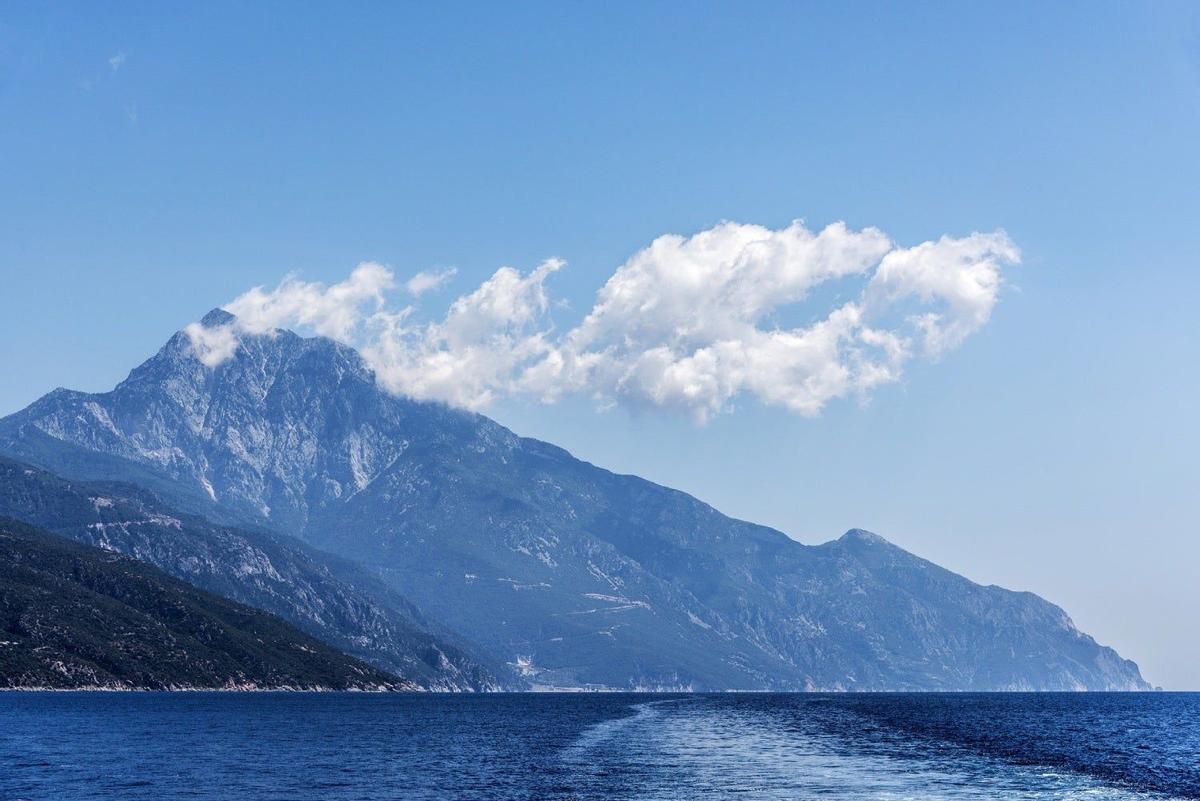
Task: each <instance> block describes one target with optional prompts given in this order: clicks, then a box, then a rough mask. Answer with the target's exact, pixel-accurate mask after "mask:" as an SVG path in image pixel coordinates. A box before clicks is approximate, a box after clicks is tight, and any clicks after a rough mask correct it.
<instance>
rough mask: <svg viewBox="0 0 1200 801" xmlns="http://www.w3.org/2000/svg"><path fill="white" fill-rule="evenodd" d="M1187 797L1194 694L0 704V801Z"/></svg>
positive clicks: (41, 697) (149, 698)
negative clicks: (34, 800)
mask: <svg viewBox="0 0 1200 801" xmlns="http://www.w3.org/2000/svg"><path fill="white" fill-rule="evenodd" d="M177 798H179V799H184V798H186V799H204V800H206V801H207V800H208V799H212V801H231V799H295V800H298V801H310V800H311V801H317V800H319V801H349V799H363V800H364V801H366V800H367V799H370V801H381V800H383V799H439V800H440V799H472V801H487V800H489V799H687V801H702V800H703V799H735V798H736V799H747V800H750V799H832V800H837V799H855V801H861V800H862V799H1012V800H1014V801H1021V800H1022V799H1093V800H1095V801H1102V800H1104V799H1160V798H1161V799H1165V798H1200V694H1180V693H1148V694H1061V695H1060V694H1048V695H1033V694H1029V695H1026V694H979V695H974V694H971V695H941V694H937V695H928V694H922V695H917V694H913V695H909V694H903V695H699V696H688V695H680V696H647V695H610V694H586V695H584V694H581V695H485V696H463V695H386V694H383V695H374V694H294V693H246V694H238V693H175V694H172V693H0V799H4V801H16V800H17V799H55V800H56V801H57V799H122V800H124V799H155V801H164V800H165V799H177Z"/></svg>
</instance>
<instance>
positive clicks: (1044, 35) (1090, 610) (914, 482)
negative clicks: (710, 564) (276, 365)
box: [0, 2, 1200, 688]
mask: <svg viewBox="0 0 1200 801" xmlns="http://www.w3.org/2000/svg"><path fill="white" fill-rule="evenodd" d="M247 6H248V4H228V5H227V4H221V3H207V4H203V5H199V4H198V5H197V6H196V7H195V8H194V9H193V10H191V11H186V10H184V8H183V7H182V4H175V3H169V4H149V3H148V4H144V5H134V4H126V5H114V4H93V3H81V4H77V5H76V4H57V3H52V4H37V5H34V4H25V3H17V2H2V3H0V366H2V368H3V380H2V381H0V414H4V413H9V412H12V411H15V410H17V409H19V408H21V407H22V406H24V405H25V404H27V403H28V402H30V401H32V400H33V399H34V398H36V397H37V396H39V395H41V394H43V393H44V392H46V391H48V390H50V389H52V388H54V387H56V386H60V385H61V386H69V387H74V388H79V389H86V390H103V389H107V388H110V387H111V386H112V385H113V384H115V383H116V382H117V381H118V380H120V379H121V378H122V377H123V376H124V374H125V373H126V372H127V371H128V370H129V369H130V368H131V367H132V366H134V365H135V364H136V363H138V362H139V361H141V360H142V359H144V358H145V357H146V356H148V355H149V354H150V353H152V352H153V351H154V350H155V349H156V348H157V347H158V346H159V344H161V342H162V341H164V340H165V339H166V338H167V337H168V336H169V335H170V334H171V332H173V331H175V330H177V329H178V328H180V327H182V326H183V325H184V324H186V323H188V322H189V321H191V320H194V319H197V318H198V317H199V316H200V315H202V314H203V313H204V312H205V311H207V310H208V309H209V308H211V307H213V306H216V305H219V304H221V303H224V302H226V301H228V300H230V299H231V298H233V297H234V296H236V295H237V294H239V293H240V292H242V291H244V290H245V289H247V288H248V287H250V286H252V285H255V284H267V285H274V284H275V283H276V282H278V281H279V279H280V278H281V277H282V276H283V275H284V274H285V273H288V272H290V271H299V272H300V274H301V275H302V276H303V277H305V278H307V279H311V280H324V281H337V280H340V279H341V278H343V277H344V276H345V275H346V274H347V272H348V271H349V270H350V269H351V268H352V267H353V265H354V264H356V263H357V262H359V261H362V260H365V259H375V260H378V261H381V262H384V263H387V264H389V265H391V266H392V267H393V268H394V269H396V271H397V272H398V273H401V274H405V273H411V272H415V271H417V270H426V269H432V268H439V267H447V266H454V267H456V268H457V269H458V276H457V278H456V279H455V288H456V289H457V290H460V291H466V290H469V289H470V288H471V287H473V286H475V285H477V284H478V283H479V281H481V280H483V279H484V278H486V277H487V276H488V275H490V274H491V273H492V272H493V271H494V270H495V269H496V268H497V267H498V266H500V265H502V264H511V265H513V266H516V267H520V268H522V269H528V268H530V267H532V266H534V265H535V264H537V263H538V262H539V261H541V260H542V259H544V258H546V257H549V256H558V257H562V258H564V259H566V260H568V261H569V263H570V266H569V267H568V268H567V269H565V270H563V271H561V272H560V273H558V274H556V275H555V276H554V277H553V279H552V280H553V288H554V291H555V293H556V294H557V295H558V296H560V297H562V298H565V299H566V300H567V301H569V302H570V304H571V305H570V309H575V310H586V309H587V308H589V306H590V305H591V302H592V298H593V295H594V293H595V292H596V290H597V289H598V288H599V287H600V285H601V284H602V283H603V281H604V280H605V279H606V278H607V277H608V276H609V275H610V274H611V272H612V270H613V269H614V267H615V266H617V265H619V264H621V263H622V262H624V261H625V259H626V258H628V257H629V256H630V254H632V253H633V252H634V251H635V250H637V249H638V248H640V247H642V246H644V245H645V244H647V243H648V242H649V241H650V240H652V239H653V238H654V237H656V236H658V235H659V234H662V233H667V232H677V233H683V234H687V233H692V232H695V231H698V230H701V229H704V228H707V227H709V226H711V225H713V224H714V223H716V222H718V221H720V220H722V219H732V220H738V221H741V222H747V223H759V224H763V225H769V226H772V227H778V226H781V225H785V224H786V223H787V222H788V221H790V220H792V219H793V218H797V217H801V218H804V219H805V220H807V221H808V223H809V224H810V225H811V226H814V227H819V226H823V225H825V224H827V223H830V222H832V221H835V220H845V221H846V222H847V223H848V224H850V225H851V226H854V227H856V228H857V227H862V226H868V225H875V226H879V227H880V228H882V229H884V230H885V231H887V232H888V233H889V234H890V235H891V236H892V237H894V238H895V239H896V240H898V241H899V242H901V243H904V244H915V243H917V242H920V241H923V240H925V239H929V238H933V237H937V236H940V235H942V234H946V233H949V234H954V235H964V234H968V233H970V232H972V231H975V230H980V231H992V230H994V229H996V228H1004V229H1005V230H1007V231H1008V233H1009V235H1010V236H1011V237H1012V239H1013V240H1014V241H1015V242H1016V243H1017V244H1018V245H1019V246H1020V247H1021V249H1022V252H1023V254H1024V259H1023V263H1022V264H1021V265H1020V266H1019V267H1016V268H1013V269H1010V270H1008V271H1007V273H1006V274H1007V277H1008V280H1009V282H1010V286H1009V287H1008V288H1007V289H1006V290H1005V291H1004V293H1003V295H1002V298H1001V302H1000V303H999V305H998V306H997V308H996V309H995V312H994V315H993V319H992V321H991V323H990V324H989V325H988V326H987V327H986V328H984V329H983V330H982V332H980V333H978V334H976V335H975V336H974V337H972V338H971V339H970V340H969V341H968V342H967V343H966V344H965V345H964V346H963V347H962V348H961V349H959V350H957V351H955V352H954V353H951V354H950V355H949V356H947V357H946V358H945V359H944V360H943V361H942V362H941V363H940V364H934V365H914V366H913V368H912V369H910V370H909V371H908V372H907V374H906V376H905V379H904V381H903V382H902V383H900V384H896V385H892V386H888V387H884V388H883V389H882V390H880V391H879V392H877V393H876V394H875V396H874V398H873V400H872V401H871V403H870V404H869V405H868V406H866V407H865V408H864V407H860V406H859V405H858V404H856V403H853V402H839V403H834V404H831V405H830V406H829V407H828V408H827V409H826V411H825V413H824V414H823V415H822V416H821V417H819V418H816V419H805V418H801V417H797V416H794V415H790V414H788V413H787V412H785V411H782V410H779V409H774V408H764V407H762V406H760V405H758V404H756V403H754V402H752V401H751V402H745V403H740V404H739V405H738V409H737V411H735V412H734V413H731V414H725V415H722V416H719V417H717V418H716V419H714V420H713V421H712V422H710V423H709V424H708V425H706V426H703V427H698V426H697V425H696V424H695V423H693V422H692V421H691V420H689V419H687V418H685V417H674V416H670V415H668V414H666V413H661V412H643V413H638V414H632V413H629V412H626V411H622V410H620V409H618V410H615V411H613V412H609V413H607V414H604V415H600V416H598V415H597V413H596V412H595V411H594V410H593V408H592V407H591V406H590V405H589V404H587V403H585V402H581V401H568V402H565V403H563V404H560V405H558V406H553V407H541V406H535V405H531V404H528V403H524V402H520V401H516V400H509V401H505V402H503V403H502V404H500V405H499V406H497V407H495V408H493V409H492V414H493V415H494V416H496V417H497V418H498V419H500V420H501V421H502V422H504V423H506V424H508V425H510V426H512V427H513V428H515V429H516V430H517V431H518V432H520V433H524V434H529V435H534V436H538V437H542V438H545V439H549V440H551V441H554V442H557V443H559V444H561V445H564V446H566V447H568V448H569V449H571V450H572V451H574V452H575V453H576V454H578V455H580V456H582V457H583V458H586V459H588V460H590V461H593V462H596V463H599V464H602V465H605V466H608V467H611V468H614V469H617V470H621V471H628V472H636V473H639V474H642V475H644V476H647V477H648V478H651V479H654V480H657V481H660V482H663V483H666V484H670V485H673V486H677V487H680V488H682V489H685V490H688V491H690V492H692V493H694V494H696V495H698V496H699V497H701V498H703V499H705V500H707V501H709V502H711V503H713V504H715V505H716V506H717V507H718V508H720V509H722V510H723V511H725V512H727V513H730V514H733V515H736V516H739V517H744V518H748V519H751V520H755V521H759V522H764V523H768V524H771V525H774V526H777V527H779V528H781V529H782V530H784V531H786V532H788V533H789V534H791V535H793V536H795V537H796V538H798V539H800V540H803V541H806V542H816V541H821V540H825V539H828V538H831V537H834V536H837V535H839V534H840V533H841V532H842V531H844V530H845V529H847V528H849V527H852V526H860V527H865V528H870V529H872V530H875V531H877V532H879V533H880V534H883V535H884V536H886V537H888V538H889V539H891V540H893V541H894V542H896V543H898V544H900V545H902V546H904V547H906V548H909V549H910V550H913V551H915V552H917V553H919V554H921V555H923V556H926V557H928V558H930V559H933V560H934V561H936V562H938V563H940V564H943V565H945V566H947V567H950V568H952V569H954V570H957V571H960V572H962V573H964V574H966V575H968V576H970V577H971V578H973V579H975V580H977V581H981V582H984V583H992V582H995V583H999V584H1003V585H1005V586H1008V587H1012V588H1016V589H1029V590H1033V591H1035V592H1038V593H1040V594H1042V595H1044V596H1045V597H1047V598H1049V599H1051V600H1053V601H1055V602H1057V603H1060V604H1062V605H1063V606H1064V607H1065V608H1066V609H1067V610H1068V611H1069V612H1070V613H1071V614H1072V615H1073V617H1074V618H1075V620H1076V622H1077V623H1078V624H1079V625H1080V626H1081V627H1082V628H1084V629H1085V630H1087V631H1089V632H1090V633H1093V634H1094V635H1096V637H1097V638H1098V639H1100V640H1101V641H1103V642H1106V643H1108V644H1112V645H1114V646H1115V647H1117V648H1118V649H1119V650H1120V651H1121V652H1122V654H1124V655H1126V656H1129V657H1131V658H1134V659H1137V660H1138V661H1139V663H1140V664H1141V666H1142V668H1143V671H1144V673H1145V675H1146V676H1147V678H1148V679H1149V680H1151V681H1152V682H1155V683H1158V684H1162V685H1164V686H1167V687H1171V688H1200V580H1198V573H1200V570H1198V568H1197V565H1200V536H1198V534H1200V530H1198V525H1197V520H1200V468H1198V467H1197V454H1198V453H1200V425H1198V423H1197V414H1196V409H1197V405H1198V404H1197V392H1198V390H1200V379H1198V377H1197V367H1198V365H1200V337H1198V329H1200V323H1198V315H1197V309H1196V303H1197V300H1196V299H1197V296H1198V295H1197V293H1198V290H1200V269H1198V268H1200V257H1198V255H1197V254H1198V253H1200V149H1198V144H1200V7H1198V6H1196V5H1192V4H1182V3H1181V4H1174V3H1152V4H1136V3H1112V4H1108V3H1082V4H1071V3H1053V4H1043V3H1036V4H1028V5H1014V4H985V3H945V4H912V5H908V4H906V5H899V4H882V3H880V4H848V5H837V6H834V4H824V5H802V4H798V3H781V4H772V3H754V4H723V5H717V4H713V5H705V4H696V3H679V4H643V3H638V4H628V5H618V4H599V3H596V4H576V3H567V4H547V5H542V4H518V5H514V6H509V5H501V4H483V3H479V4H469V5H460V6H457V7H455V8H453V9H443V8H439V7H438V6H436V5H434V4H428V5H421V6H417V5H407V6H406V5H400V4H371V5H359V6H356V7H353V8H349V9H347V8H342V7H338V8H334V7H333V6H332V5H331V6H330V11H329V12H328V13H320V12H318V11H317V10H316V8H315V6H314V5H310V4H305V5H302V6H296V5H293V4H278V5H269V4H254V5H253V7H247ZM570 313H571V312H570V310H567V311H566V312H563V314H564V315H565V316H566V317H569V316H570Z"/></svg>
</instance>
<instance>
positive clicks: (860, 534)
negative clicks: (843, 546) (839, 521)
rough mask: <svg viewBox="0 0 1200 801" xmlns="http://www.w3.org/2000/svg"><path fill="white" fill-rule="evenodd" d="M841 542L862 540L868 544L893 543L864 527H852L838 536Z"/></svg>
mask: <svg viewBox="0 0 1200 801" xmlns="http://www.w3.org/2000/svg"><path fill="white" fill-rule="evenodd" d="M838 541H839V542H845V543H852V542H861V543H863V544H866V545H891V544H892V543H891V542H889V541H888V540H886V539H884V538H883V537H881V536H879V535H878V534H876V533H875V532H873V531H867V530H866V529H864V528H852V529H850V530H849V531H847V532H846V533H845V534H843V535H842V536H841V537H839V538H838Z"/></svg>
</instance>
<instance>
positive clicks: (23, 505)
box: [0, 458, 501, 690]
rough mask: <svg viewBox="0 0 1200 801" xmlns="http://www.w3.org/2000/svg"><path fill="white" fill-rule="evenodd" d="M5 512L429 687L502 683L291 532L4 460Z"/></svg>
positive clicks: (356, 573)
mask: <svg viewBox="0 0 1200 801" xmlns="http://www.w3.org/2000/svg"><path fill="white" fill-rule="evenodd" d="M0 515H5V516H8V517H13V518H16V519H19V520H22V521H24V522H26V523H30V524H33V525H36V526H39V527H42V528H45V529H47V530H50V531H52V532H54V533H56V534H60V535H62V536H66V537H69V538H71V539H74V540H77V541H79V542H82V543H84V544H88V545H94V546H98V547H100V548H103V549H105V550H108V551H115V552H118V553H123V554H126V555H129V556H132V557H134V558H137V559H140V560H142V561H145V562H148V563H150V564H153V565H155V566H157V567H158V568H160V569H162V570H164V571H166V572H167V573H170V574H171V575H173V576H175V577H177V578H180V579H183V580H184V581H187V582H188V583H190V584H194V585H196V586H198V587H200V588H202V589H205V590H208V591H209V592H212V593H215V594H218V595H221V596H224V597H226V598H231V599H233V600H236V601H239V602H241V603H245V604H247V605H250V606H254V607H256V608H259V609H263V610H266V611H268V612H271V613H273V614H276V615H279V616H280V617H282V618H284V619H285V620H288V621H289V622H291V623H293V624H294V625H296V626H298V627H299V628H300V629H302V630H303V631H305V632H307V633H308V634H311V635H313V636H314V637H317V638H319V639H321V640H323V641H324V642H327V643H329V644H331V645H333V646H335V647H337V648H339V649H340V650H342V651H344V652H346V653H348V654H351V655H353V656H356V657H358V658H360V659H363V660H364V661H367V662H370V663H371V664H374V665H376V666H377V667H380V668H382V669H383V670H386V671H388V672H390V673H393V674H395V675H398V676H402V677H404V678H405V679H406V680H409V681H412V682H414V683H416V684H418V685H420V686H421V687H424V688H427V689H441V690H480V689H495V688H497V687H499V686H501V684H500V681H499V680H498V679H497V678H496V677H495V675H494V674H493V673H492V672H491V671H489V670H488V669H486V668H484V667H483V666H482V665H479V664H478V663H476V662H475V661H474V660H473V659H472V658H471V657H469V656H467V655H466V654H465V653H463V651H462V650H461V649H460V648H458V647H456V646H454V645H451V644H449V643H447V642H445V641H444V640H443V639H441V638H439V637H437V636H435V635H434V634H433V633H431V632H430V631H429V627H428V624H426V622H425V621H424V620H423V618H422V617H421V615H420V613H419V612H418V611H417V610H416V609H415V608H414V607H413V606H412V604H410V603H409V602H408V601H407V600H405V599H404V598H402V597H400V596H399V595H398V594H397V593H395V592H394V591H392V590H389V589H388V588H387V587H385V586H384V585H382V583H381V582H380V581H379V580H378V579H377V578H375V577H374V576H373V575H371V574H369V573H368V572H367V571H365V570H363V569H362V568H359V567H358V566H356V565H354V564H352V563H349V562H346V561H345V560H341V559H338V558H336V557H332V556H330V555H328V554H324V553H322V552H320V551H317V550H315V549H314V548H312V547H310V546H306V545H304V544H303V543H300V542H298V541H295V540H292V539H290V538H287V537H282V536H278V535H274V534H271V533H269V532H266V531H261V530H247V529H239V528H235V527H231V526H224V525H217V524H213V523H211V522H209V521H208V520H205V519H203V518H200V517H196V516H193V515H185V514H182V513H179V512H176V511H174V510H173V509H171V508H169V507H166V506H164V505H163V504H162V502H161V501H159V500H158V499H157V498H156V497H155V496H154V495H153V494H152V493H150V492H147V491H145V490H139V489H138V488H136V487H134V486H131V485H122V484H117V483H113V482H107V483H83V482H72V481H66V480H63V479H59V478H57V477H55V476H53V475H51V474H49V473H47V472H45V471H42V470H39V469H37V468H34V467H31V466H29V465H25V464H22V463H18V462H14V461H11V460H9V459H4V458H0Z"/></svg>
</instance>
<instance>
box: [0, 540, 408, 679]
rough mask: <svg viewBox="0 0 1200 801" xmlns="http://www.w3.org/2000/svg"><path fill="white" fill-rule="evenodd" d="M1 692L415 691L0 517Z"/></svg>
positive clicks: (193, 593) (209, 599) (147, 572)
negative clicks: (50, 689)
mask: <svg viewBox="0 0 1200 801" xmlns="http://www.w3.org/2000/svg"><path fill="white" fill-rule="evenodd" d="M0 640H2V641H0V687H9V688H13V687H53V688H59V689H67V688H109V689H131V688H142V689H184V688H188V689H197V688H210V689H211V688H247V689H255V688H257V689H270V688H295V689H308V690H320V689H328V690H348V689H359V690H383V689H414V685H411V684H406V683H403V682H401V681H400V680H399V679H397V678H396V677H394V676H391V675H389V674H387V673H384V672H382V671H380V670H376V669H375V668H372V667H370V666H369V665H367V664H365V663H363V662H360V661H358V660H356V659H352V658H350V657H348V656H345V655H344V654H341V653H339V652H338V651H335V650H334V649H333V648H330V647H329V646H327V645H325V644H324V643H322V642H320V641H318V640H316V639H314V638H312V637H309V636H307V635H306V634H304V633H302V632H300V631H298V630H297V629H295V628H293V627H292V626H290V625H288V624H287V623H285V622H283V621H282V620H280V619H279V618H277V617H275V616H274V615H269V614H266V613H265V612H261V611H259V610H257V609H252V608H250V607H248V606H243V605H242V604H237V603H234V602H232V601H229V600H226V599H224V598H221V597H219V596H216V595H212V594H211V593H207V592H204V591H202V590H198V589H196V588H195V587H192V586H191V585H189V584H186V583H184V582H182V581H178V580H177V579H173V578H171V577H170V576H168V575H166V574H165V573H163V572H162V571H160V570H158V569H157V568H154V567H151V566H150V565H147V564H144V563H142V562H139V561H137V560H135V559H130V558H128V557H125V556H120V555H118V554H114V553H111V552H108V551H104V550H101V549H99V548H92V547H89V546H85V545H80V544H79V543H76V542H71V541H69V540H66V539H63V538H61V537H58V536H55V535H53V534H50V533H49V532H45V531H41V530H39V529H36V528H33V527H32V526H27V525H24V524H23V523H19V522H17V521H15V520H9V519H6V518H0Z"/></svg>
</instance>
